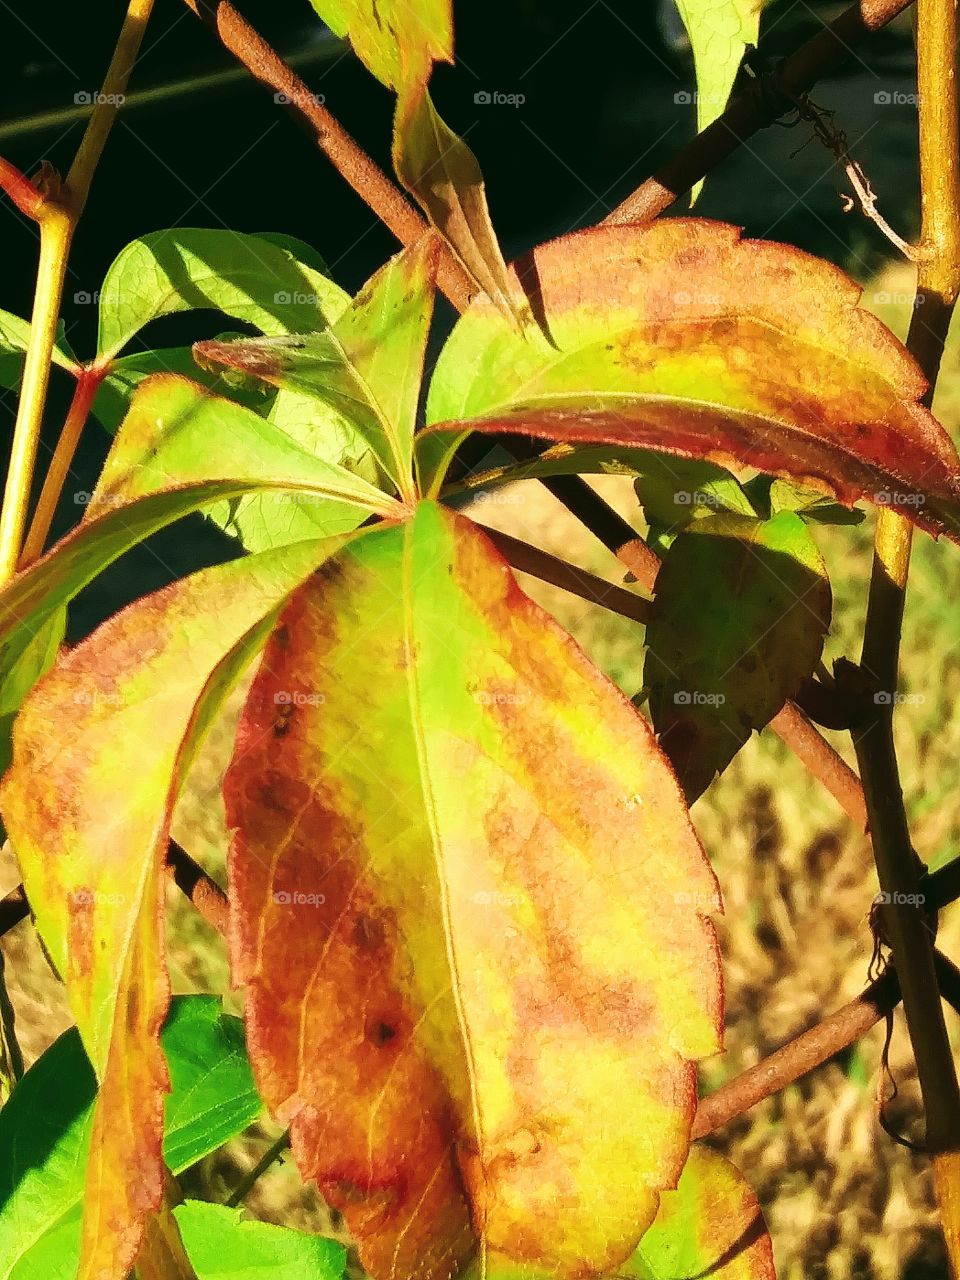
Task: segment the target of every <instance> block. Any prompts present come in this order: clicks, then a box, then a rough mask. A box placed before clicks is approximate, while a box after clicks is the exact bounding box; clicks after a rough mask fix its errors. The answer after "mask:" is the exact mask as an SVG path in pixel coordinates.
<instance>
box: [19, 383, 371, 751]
mask: <svg viewBox="0 0 960 1280" xmlns="http://www.w3.org/2000/svg"><path fill="white" fill-rule="evenodd" d="M261 491H273V492H276V493H278V495H285V496H287V497H289V498H290V499H291V503H290V505H291V507H292V508H294V509H296V510H298V511H300V512H304V511H310V512H311V516H310V520H309V523H310V527H311V528H312V529H313V530H314V536H316V533H317V531H319V530H320V529H321V528H322V529H323V531H324V532H325V533H329V534H330V535H333V534H335V533H340V532H346V531H348V530H350V529H353V528H355V527H356V526H357V525H358V524H359V523H360V522H361V521H362V520H363V519H364V517H365V516H366V515H368V514H370V513H371V512H375V511H381V512H383V511H389V510H390V509H391V508H392V506H393V504H392V503H391V502H390V500H389V499H388V498H386V496H385V495H383V494H382V493H380V492H379V490H377V489H375V488H374V487H373V486H372V485H370V484H368V483H367V482H366V481H364V480H362V479H361V478H359V477H357V476H355V475H353V474H352V473H351V472H349V471H347V470H346V469H345V468H341V467H336V466H333V465H331V464H329V463H325V462H323V461H321V460H320V459H317V458H314V457H313V456H312V455H311V454H309V453H307V452H306V451H305V450H303V449H300V448H299V447H298V446H296V445H295V444H293V443H292V442H291V441H290V440H289V439H288V437H287V436H286V435H284V434H283V433H282V432H281V431H279V430H278V429H277V428H275V427H273V426H271V424H269V423H265V422H264V421H263V420H262V419H261V418H258V417H257V416H256V415H255V414H253V413H250V412H249V411H248V410H245V409H242V408H241V407H240V406H238V405H235V404H232V403H231V402H230V401H228V400H221V399H217V398H215V397H213V396H210V395H208V394H207V393H205V392H204V391H203V389H202V388H201V387H198V386H196V385H195V384H191V383H188V382H186V381H184V380H183V379H182V378H177V377H174V376H172V375H171V376H168V377H164V376H158V377H156V378H154V379H152V380H150V381H148V382H145V383H144V384H143V386H142V387H141V388H140V390H139V391H138V392H137V394H136V396H135V397H134V401H133V403H132V405H131V409H130V412H129V414H128V415H127V418H126V420H125V422H124V425H123V427H122V429H121V430H120V432H119V433H118V435H117V437H116V439H115V441H114V444H113V448H112V449H111V451H110V454H109V456H108V458H107V462H106V465H105V467H104V470H103V474H102V476H101V480H100V484H99V485H98V488H97V490H96V491H95V493H94V494H93V495H92V497H91V500H90V502H89V503H88V505H87V511H86V518H85V519H84V521H83V522H82V523H81V524H80V525H79V526H78V527H77V528H75V529H73V530H72V531H71V532H70V533H69V534H68V535H67V536H66V537H65V538H63V539H61V541H60V542H59V543H57V545H56V547H54V548H53V549H52V550H51V551H50V552H48V554H47V555H45V556H44V557H43V558H42V559H41V560H40V561H38V562H37V563H36V564H34V565H32V566H31V567H30V568H29V569H27V570H26V571H24V572H23V573H20V574H18V575H17V577H16V578H15V579H14V580H13V582H11V583H10V584H9V586H7V587H6V588H5V589H4V590H3V591H0V606H2V608H0V744H2V746H0V758H2V751H8V750H9V739H8V738H7V739H6V741H4V739H3V736H2V735H3V734H4V733H9V727H10V721H11V720H12V718H13V716H14V715H15V713H16V711H17V709H18V707H19V705H20V702H21V700H22V698H23V695H24V693H25V692H26V691H27V689H29V688H30V687H31V685H32V684H33V682H34V681H35V680H36V679H38V678H39V676H40V674H42V672H43V671H45V670H46V669H47V667H48V666H49V663H50V660H51V659H52V657H53V655H54V653H55V651H56V647H57V645H58V644H59V642H60V639H61V637H62V629H63V617H62V610H63V607H64V606H65V605H66V604H68V603H69V602H70V601H71V600H72V599H73V597H74V596H75V595H76V594H77V593H78V592H79V591H81V590H82V589H83V587H85V586H86V585H87V584H88V583H89V582H91V581H92V580H93V579H94V578H95V577H96V576H97V575H98V574H99V573H101V572H102V571H103V570H104V569H105V568H106V567H107V566H108V565H109V564H111V563H112V562H113V561H114V560H116V559H117V558H118V557H119V556H121V555H123V553H124V552H125V551H128V550H129V549H130V548H131V547H133V546H136V544H137V543H138V542H141V541H143V539H144V538H147V537H149V536H150V535H151V534H153V533H156V532H157V531H158V530H159V529H162V528H164V527H165V526H166V525H168V524H170V523H172V522H173V521H174V520H178V519H180V518H181V517H183V516H185V515H189V514H190V513H191V512H193V511H197V510H199V509H201V508H203V507H208V506H210V505H212V504H215V503H217V502H218V501H222V500H230V499H234V498H238V497H242V496H244V495H246V494H251V493H258V492H261ZM298 500H299V501H298ZM311 500H312V501H311ZM302 529H303V526H302V525H298V526H297V527H296V528H295V529H294V530H293V532H294V533H295V534H296V535H297V536H298V537H299V536H302Z"/></svg>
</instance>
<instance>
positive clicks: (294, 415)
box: [205, 383, 384, 551]
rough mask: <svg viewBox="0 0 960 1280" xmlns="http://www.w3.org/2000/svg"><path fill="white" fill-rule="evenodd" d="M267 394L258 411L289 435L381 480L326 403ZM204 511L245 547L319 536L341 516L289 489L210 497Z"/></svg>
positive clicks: (358, 438)
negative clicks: (264, 406)
mask: <svg viewBox="0 0 960 1280" xmlns="http://www.w3.org/2000/svg"><path fill="white" fill-rule="evenodd" d="M259 385H260V386H263V385H264V384H262V383H261V384H259ZM271 396H272V404H270V407H269V409H268V410H267V411H266V413H265V414H264V415H263V416H264V417H266V419H267V421H268V422H271V423H273V425H274V426H276V427H278V428H279V429H280V430H281V431H282V432H283V433H284V434H285V435H286V436H287V437H288V438H289V439H291V440H293V441H295V442H296V443H297V444H298V445H300V446H301V447H302V448H304V449H306V450H307V452H308V453H310V454H312V455H314V456H315V457H318V458H323V459H324V460H325V461H327V462H334V463H336V464H337V465H338V466H341V467H345V468H346V469H347V470H348V471H350V472H351V473H353V474H354V475H357V476H360V477H361V479H364V480H366V481H368V482H369V483H370V484H372V485H377V486H379V485H381V484H382V483H383V482H384V481H383V473H382V472H381V471H380V468H379V467H378V465H377V461H376V458H375V457H374V456H373V454H372V453H371V451H370V449H369V446H368V445H367V444H366V443H365V441H364V439H363V437H362V435H361V434H360V433H359V432H358V431H357V430H356V428H355V427H353V426H352V425H351V424H350V423H349V422H348V421H347V419H346V418H345V417H344V416H343V415H342V414H341V413H338V412H337V410H336V409H334V408H333V406H332V405H325V404H323V403H321V402H320V401H318V400H316V399H315V398H314V397H312V396H306V395H300V394H298V393H297V392H295V391H277V392H272V391H271ZM205 514H206V515H207V517H208V518H209V519H210V520H212V521H213V523H214V524H215V525H217V526H218V528H220V529H222V530H223V531H224V533H226V534H229V535H231V536H233V537H236V538H238V539H239V541H240V543H241V544H242V546H243V547H244V549H245V550H247V551H266V550H268V549H269V548H270V547H276V546H280V545H282V544H283V543H287V542H300V541H302V540H303V539H305V538H318V537H321V536H322V535H323V534H324V532H325V531H326V529H328V528H329V527H330V526H331V522H334V523H335V522H336V521H337V520H339V519H341V518H342V517H341V516H340V515H339V514H338V509H337V504H335V503H333V502H322V501H320V500H319V499H317V498H316V497H315V496H314V495H310V494H307V495H302V496H301V495H297V494H289V493H250V494H244V495H242V496H241V497H238V498H231V499H230V500H229V501H227V502H218V503H216V505H215V506H212V507H210V508H209V509H208V510H207V511H206V512H205Z"/></svg>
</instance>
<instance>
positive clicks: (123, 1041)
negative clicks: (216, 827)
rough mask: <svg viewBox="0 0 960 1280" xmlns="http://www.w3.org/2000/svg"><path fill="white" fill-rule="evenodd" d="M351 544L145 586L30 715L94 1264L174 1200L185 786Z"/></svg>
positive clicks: (130, 1253)
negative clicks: (221, 708) (168, 1153)
mask: <svg viewBox="0 0 960 1280" xmlns="http://www.w3.org/2000/svg"><path fill="white" fill-rule="evenodd" d="M341 545H342V540H341V541H330V540H323V541H319V542H302V543H297V544H295V545H293V546H290V547H282V548H280V549H279V550H277V551H270V552H265V553H264V554H263V555H261V556H251V557H248V558H246V559H243V560H238V561H233V562H231V563H229V564H226V565H219V566H217V567H216V568H213V569H208V570H204V571H202V572H200V573H197V574H195V575H193V576H192V577H190V578H187V579H184V580H183V581H182V582H178V583H175V584H174V585H173V586H171V587H167V588H166V589H164V590H163V591H160V592H158V593H157V594H156V595H153V596H149V597H147V598H146V599H144V600H140V601H137V602H136V603H135V604H133V605H131V606H130V607H129V608H127V609H125V610H123V611H122V612H121V613H119V614H117V615H116V616H115V617H113V618H111V619H110V620H109V621H108V622H106V623H105V624H104V625H103V626H102V627H101V628H100V629H99V630H98V631H97V632H95V633H94V635H93V636H92V637H90V638H89V639H88V640H86V641H85V642H84V643H83V644H81V645H79V646H78V647H77V648H75V649H73V650H71V651H69V652H66V653H64V654H62V655H61V656H60V658H59V659H58V661H57V663H56V665H55V666H54V668H53V670H52V671H51V672H50V673H49V674H48V675H47V676H46V677H45V678H44V679H43V680H42V681H41V682H40V684H38V685H37V687H36V688H35V689H34V690H33V692H32V694H31V695H30V697H29V698H28V699H27V701H26V703H25V704H24V707H23V709H22V711H21V713H20V715H19V717H18V719H17V722H16V726H15V731H14V748H13V764H12V766H11V768H10V770H9V771H8V773H7V774H6V777H5V779H4V781H3V784H2V787H0V810H2V813H3V818H4V821H5V823H6V825H7V829H8V831H9V833H10V837H11V840H12V842H13V846H14V849H15V850H16V853H17V858H18V861H19V863H20V868H21V871H22V873H23V878H24V884H25V886H26V889H27V894H28V897H29V899H30V904H31V907H32V908H33V910H34V912H35V913H36V918H37V926H38V928H39V930H40V934H41V937H42V938H43V940H44V943H45V945H46V947H47V949H48V951H49V953H50V955H51V957H52V959H53V962H54V964H55V965H56V967H57V969H58V971H59V972H60V974H61V975H62V977H63V979H64V982H65V983H66V987H67V995H68V998H69V1001H70V1008H71V1011H72V1013H73V1015H74V1018H75V1019H76V1022H77V1026H78V1027H79V1030H80V1034H81V1036H82V1038H83V1043H84V1047H85V1048H86V1050H87V1053H88V1055H89V1057H90V1061H91V1063H92V1064H93V1067H94V1070H95V1071H96V1073H97V1077H98V1080H99V1082H100V1090H99V1094H98V1098H97V1105H96V1109H95V1112H94V1119H93V1129H92V1137H91V1143H90V1158H89V1161H88V1165H87V1177H86V1193H85V1204H84V1224H83V1243H82V1251H81V1262H80V1267H79V1271H78V1277H79V1280H126V1276H127V1272H128V1271H129V1269H130V1267H131V1265H132V1264H133V1261H134V1259H135V1257H136V1255H137V1252H138V1249H139V1248H140V1245H141V1242H142V1239H143V1232H144V1224H145V1221H146V1219H147V1218H148V1217H149V1215H150V1214H152V1213H154V1212H156V1211H157V1210H158V1208H159V1207H160V1204H161V1197H162V1192H163V1185H164V1170H163V1162H162V1157H161V1137H162V1129H163V1095H164V1093H165V1091H166V1089H167V1087H168V1077H167V1069H166V1064H165V1061H164V1056H163V1053H162V1051H161V1049H160V1045H159V1033H160V1028H161V1025H162V1023H163V1019H164V1016H165V1014H166V1010H167V1006H168V1003H169V995H170V990H169V981H168V978H167V971H166V963H165V958H164V949H163V930H162V909H161V907H162V898H161V886H162V884H163V856H164V852H165V850H166V844H167V836H168V830H169V820H170V811H171V808H172V805H173V801H174V799H175V796H176V793H177V789H178V787H179V784H180V781H181V779H182V776H183V774H184V772H185V770H186V768H187V766H188V764H189V761H190V757H191V752H192V749H193V747H194V745H195V744H196V742H197V740H198V738H199V736H200V735H201V734H202V732H203V730H204V728H205V727H206V722H207V717H208V716H209V714H210V713H211V712H212V711H213V709H214V708H215V707H216V706H217V705H218V703H219V701H220V699H221V698H222V697H223V696H224V694H225V693H226V692H227V691H228V689H229V688H230V685H231V682H232V680H233V679H234V678H235V677H236V675H237V674H238V672H239V671H240V670H242V667H243V665H244V663H245V662H246V660H247V659H248V657H249V655H250V653H251V652H252V651H253V650H254V649H255V648H256V646H257V644H258V643H260V642H261V641H262V639H263V636H264V634H265V630H264V628H265V627H268V626H269V618H270V616H271V614H272V612H273V611H274V610H276V608H277V607H278V606H279V605H280V604H281V603H282V601H283V599H284V597H285V596H286V595H287V594H288V593H289V592H290V591H291V590H292V589H293V588H294V587H295V586H296V585H297V584H298V583H299V582H300V581H302V580H303V578H305V577H306V576H307V575H308V574H309V573H310V572H311V571H312V570H313V569H314V568H315V567H316V565H317V564H319V563H321V562H322V561H323V559H325V557H326V556H327V555H329V554H331V553H332V552H333V551H334V550H336V549H337V548H338V547H340V546H341ZM265 618H266V619H268V621H267V622H266V623H265V622H264V619H265ZM155 1243H156V1242H155Z"/></svg>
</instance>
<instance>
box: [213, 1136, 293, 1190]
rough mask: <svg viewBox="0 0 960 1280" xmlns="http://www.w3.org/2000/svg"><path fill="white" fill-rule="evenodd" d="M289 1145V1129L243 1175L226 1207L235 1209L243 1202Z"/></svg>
mask: <svg viewBox="0 0 960 1280" xmlns="http://www.w3.org/2000/svg"><path fill="white" fill-rule="evenodd" d="M289 1146H290V1131H289V1129H288V1130H286V1131H285V1132H283V1133H281V1135H280V1137H279V1138H278V1139H277V1140H276V1142H274V1143H271V1145H270V1146H269V1147H267V1149H266V1151H265V1152H264V1153H263V1155H262V1156H261V1157H260V1159H259V1160H258V1161H257V1163H256V1164H255V1165H254V1166H253V1168H252V1169H249V1170H248V1171H247V1173H246V1174H245V1175H244V1176H243V1178H241V1180H240V1181H239V1182H238V1183H237V1185H236V1187H235V1188H234V1189H233V1191H232V1192H231V1194H230V1198H229V1199H228V1200H226V1201H224V1203H225V1204H226V1207H227V1208H228V1209H235V1208H236V1207H237V1205H238V1204H242V1203H243V1201H244V1199H245V1197H246V1196H248V1195H249V1194H250V1192H251V1191H252V1190H253V1187H254V1186H255V1185H256V1183H257V1180H258V1179H259V1178H262V1177H263V1175H264V1174H265V1173H266V1171H267V1170H268V1169H269V1168H270V1166H271V1165H272V1164H273V1162H274V1161H275V1160H279V1158H280V1157H281V1156H282V1155H283V1153H284V1152H285V1151H286V1150H287V1149H288V1148H289Z"/></svg>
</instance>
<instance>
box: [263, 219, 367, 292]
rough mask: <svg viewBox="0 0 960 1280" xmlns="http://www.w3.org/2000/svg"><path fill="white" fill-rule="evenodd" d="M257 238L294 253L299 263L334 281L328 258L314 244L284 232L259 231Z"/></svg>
mask: <svg viewBox="0 0 960 1280" xmlns="http://www.w3.org/2000/svg"><path fill="white" fill-rule="evenodd" d="M256 236H257V239H258V240H267V241H268V242H269V243H270V244H275V245H276V246H277V248H278V249H285V250H286V251H287V253H292V254H293V256H294V257H295V258H296V260H297V261H298V262H302V263H303V264H304V266H306V267H309V268H310V269H311V270H312V271H317V272H319V273H320V275H322V276H326V277H327V279H330V280H332V279H333V276H332V275H331V272H330V267H329V265H328V263H327V260H326V258H325V257H324V256H323V254H322V253H321V252H320V250H319V249H315V248H314V247H313V245H312V244H307V242H306V240H301V239H300V238H299V237H298V236H288V235H287V234H286V232H283V231H258V232H256ZM342 301H343V303H344V304H346V302H347V295H346V294H344V295H343V299H342Z"/></svg>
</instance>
